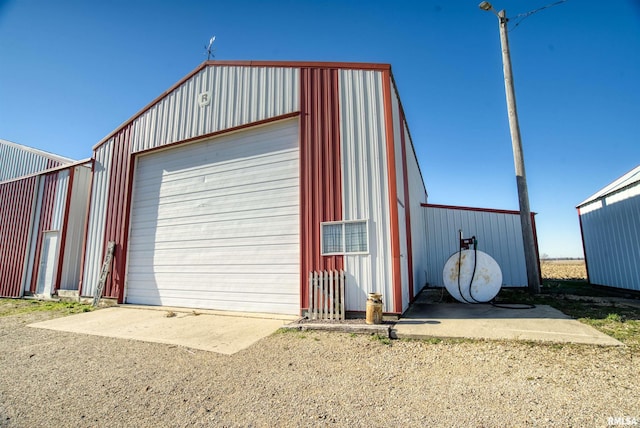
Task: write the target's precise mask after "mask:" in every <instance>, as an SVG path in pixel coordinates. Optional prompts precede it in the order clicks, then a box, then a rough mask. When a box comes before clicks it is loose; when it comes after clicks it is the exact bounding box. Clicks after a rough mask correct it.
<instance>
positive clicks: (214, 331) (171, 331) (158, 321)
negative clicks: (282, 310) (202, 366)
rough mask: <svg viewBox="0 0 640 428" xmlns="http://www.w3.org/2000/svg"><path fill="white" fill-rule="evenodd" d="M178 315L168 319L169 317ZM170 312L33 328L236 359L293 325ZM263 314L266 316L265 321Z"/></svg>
mask: <svg viewBox="0 0 640 428" xmlns="http://www.w3.org/2000/svg"><path fill="white" fill-rule="evenodd" d="M169 314H174V315H173V316H170V317H168V316H167V315H169ZM252 315H253V317H248V316H241V315H238V314H235V313H234V314H231V313H229V312H226V313H224V314H222V313H221V312H217V313H214V311H205V310H199V309H198V310H196V311H194V310H191V309H185V308H179V309H178V308H167V307H141V306H136V307H128V306H119V307H110V308H105V309H99V310H96V311H93V312H85V313H82V314H77V315H71V316H68V317H63V318H55V319H52V320H49V321H43V322H38V323H34V324H30V325H29V327H36V328H44V329H49V330H58V331H67V332H71V333H83V334H92V335H96V336H107V337H116V338H120V339H133V340H141V341H145V342H157V343H167V344H172V345H179V346H185V347H188V348H193V349H201V350H204V351H212V352H218V353H220V354H227V355H231V354H234V353H236V352H238V351H240V350H242V349H245V348H248V347H249V346H251V345H252V344H254V343H255V342H257V341H258V340H260V339H262V338H263V337H266V336H268V335H270V334H271V333H273V332H274V331H276V330H277V329H278V328H280V327H282V326H283V325H284V324H285V323H286V322H290V321H291V319H293V318H294V317H288V316H286V315H282V316H280V315H270V317H271V318H266V315H262V314H252ZM260 315H262V316H260Z"/></svg>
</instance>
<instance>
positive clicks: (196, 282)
mask: <svg viewBox="0 0 640 428" xmlns="http://www.w3.org/2000/svg"><path fill="white" fill-rule="evenodd" d="M292 275H294V274H293V273H290V274H283V273H281V272H278V273H261V274H260V275H257V274H256V275H255V276H253V277H247V278H243V279H242V280H239V279H238V278H237V275H227V274H226V273H218V274H216V273H196V272H186V273H185V275H184V278H185V279H187V280H188V281H190V282H191V284H192V286H191V287H190V290H203V291H208V292H209V291H210V292H217V291H237V290H247V291H250V292H254V291H256V292H264V289H265V287H264V285H263V283H264V282H265V281H266V282H277V281H280V282H284V283H286V282H288V281H290V280H292V279H294V278H293V276H292ZM131 280H132V281H134V280H135V281H136V282H137V284H138V285H137V286H136V290H153V289H156V288H157V287H158V282H159V281H160V282H162V285H163V288H165V289H182V288H183V287H182V285H181V284H180V283H176V282H175V281H172V280H171V277H170V276H169V275H158V277H157V278H156V277H154V278H149V276H145V275H143V274H134V273H132V275H131ZM175 284H177V285H175ZM283 290H286V288H284V289H283ZM272 292H273V293H278V290H272ZM289 292H290V290H286V294H288V293H289ZM283 293H284V291H283Z"/></svg>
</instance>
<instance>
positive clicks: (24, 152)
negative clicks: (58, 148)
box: [0, 140, 72, 182]
mask: <svg viewBox="0 0 640 428" xmlns="http://www.w3.org/2000/svg"><path fill="white" fill-rule="evenodd" d="M49 161H54V162H55V163H56V165H60V164H63V163H70V162H72V161H71V159H67V158H63V157H60V156H56V155H53V154H50V153H45V152H43V151H41V150H37V149H32V148H30V147H26V146H22V145H20V144H16V143H12V142H11V141H6V140H0V182H2V181H5V180H11V179H13V178H18V177H22V176H25V175H29V174H34V173H37V172H40V171H44V170H45V169H47V165H48V164H49Z"/></svg>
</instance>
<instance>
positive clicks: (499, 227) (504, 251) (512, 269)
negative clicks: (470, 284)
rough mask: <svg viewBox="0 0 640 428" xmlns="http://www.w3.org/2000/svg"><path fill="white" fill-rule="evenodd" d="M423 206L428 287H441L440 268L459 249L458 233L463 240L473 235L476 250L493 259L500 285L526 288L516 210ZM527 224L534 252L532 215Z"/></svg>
mask: <svg viewBox="0 0 640 428" xmlns="http://www.w3.org/2000/svg"><path fill="white" fill-rule="evenodd" d="M423 207H424V209H425V214H426V218H427V219H426V223H427V234H426V241H427V255H426V259H427V260H428V263H427V271H426V276H427V278H426V281H427V283H428V285H429V286H431V287H444V280H443V278H442V269H443V268H444V265H445V263H446V261H447V260H448V259H449V257H451V255H452V254H454V253H456V252H458V250H459V248H460V240H459V231H462V233H463V235H464V237H466V238H470V237H472V236H475V237H476V239H478V249H479V250H481V251H483V252H485V253H487V254H489V255H490V256H491V257H493V259H495V261H496V262H497V263H498V265H499V266H500V269H501V271H502V285H503V286H505V287H526V286H527V284H528V280H527V266H526V262H525V259H524V244H523V241H522V228H521V226H520V212H519V211H511V210H498V209H491V208H473V207H460V206H451V205H434V204H423ZM531 224H532V225H533V235H534V241H535V242H536V253H537V252H538V246H537V242H538V238H537V236H536V222H535V215H534V213H532V214H531ZM538 260H539V257H538ZM538 269H540V265H539V264H538Z"/></svg>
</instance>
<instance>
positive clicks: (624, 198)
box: [576, 166, 640, 291]
mask: <svg viewBox="0 0 640 428" xmlns="http://www.w3.org/2000/svg"><path fill="white" fill-rule="evenodd" d="M576 208H577V209H578V218H579V219H580V230H581V232H582V245H583V247H584V256H585V262H586V265H587V275H588V279H589V282H590V283H591V284H596V285H605V286H609V287H616V288H624V289H627V290H635V291H640V245H639V244H638V243H639V242H640V166H637V167H636V168H634V169H633V170H631V171H629V172H628V173H626V174H625V175H623V176H622V177H620V178H619V179H617V180H616V181H614V182H613V183H611V184H609V185H608V186H606V187H604V188H603V189H601V190H600V191H598V192H596V193H595V194H593V195H592V196H590V197H589V198H587V199H586V200H585V201H583V202H582V203H580V204H578V206H577V207H576Z"/></svg>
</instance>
